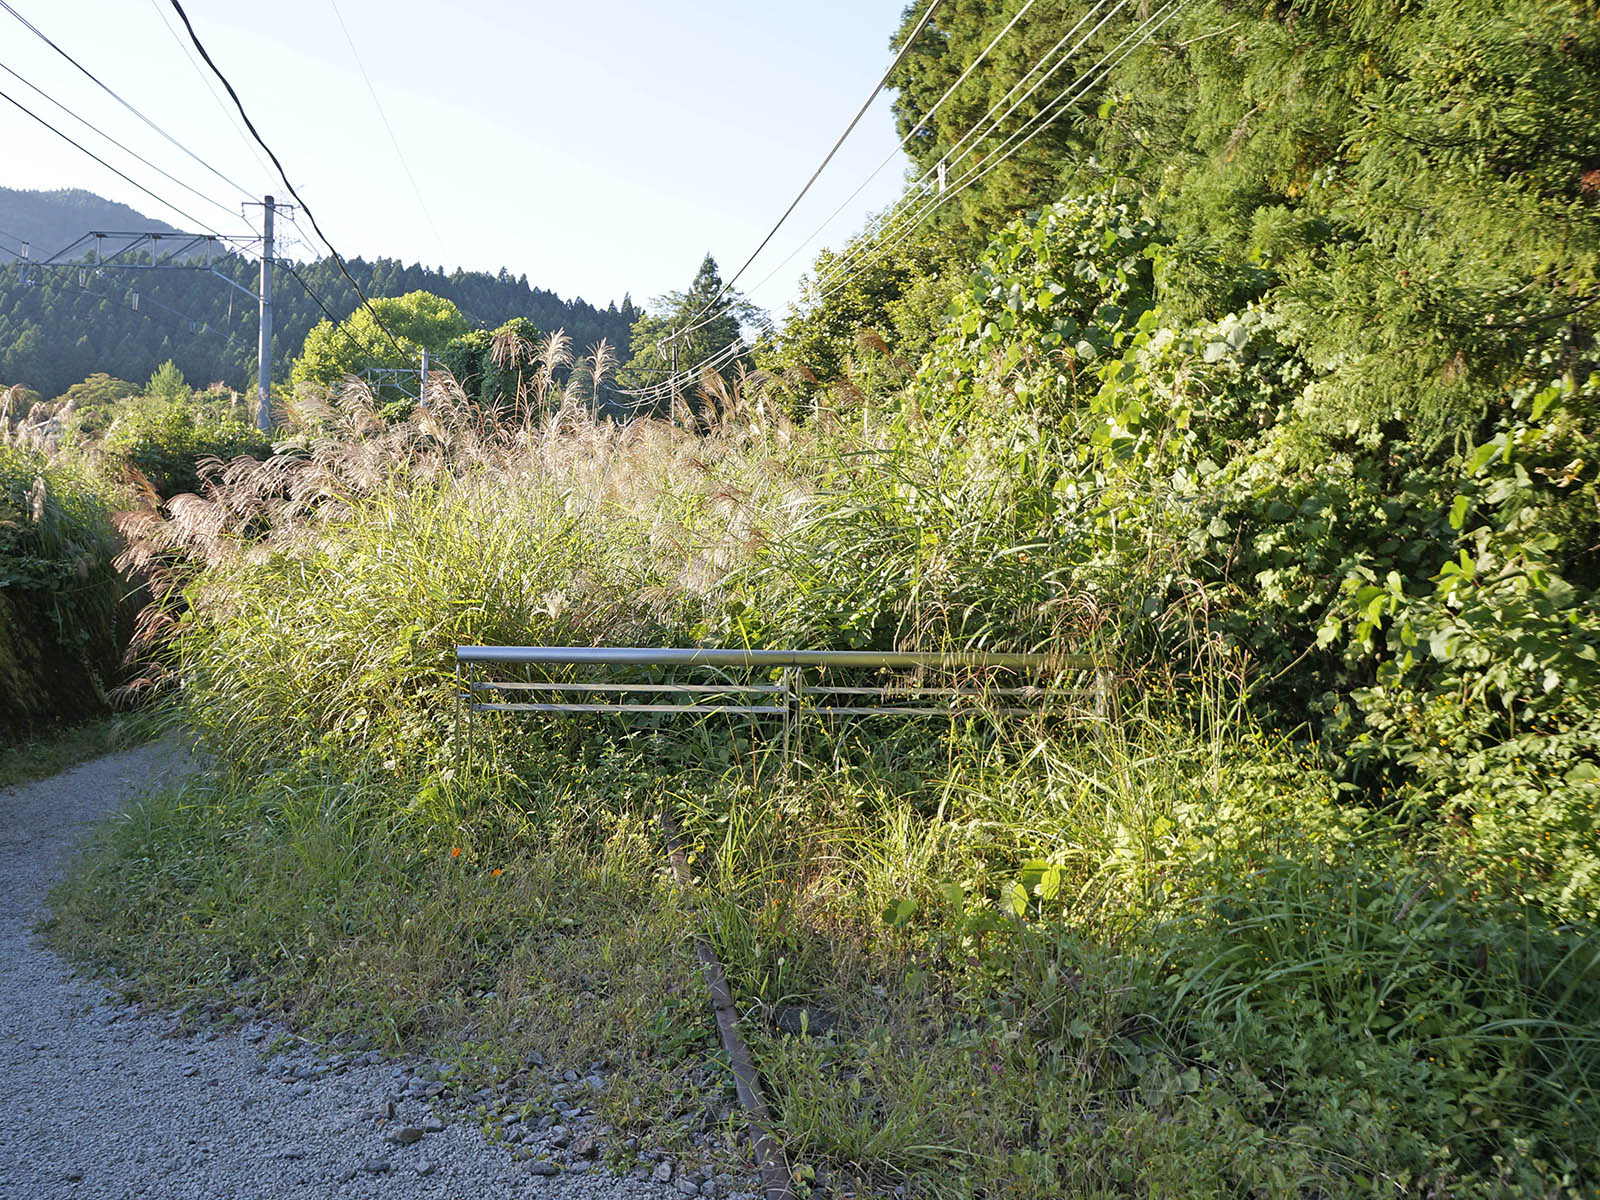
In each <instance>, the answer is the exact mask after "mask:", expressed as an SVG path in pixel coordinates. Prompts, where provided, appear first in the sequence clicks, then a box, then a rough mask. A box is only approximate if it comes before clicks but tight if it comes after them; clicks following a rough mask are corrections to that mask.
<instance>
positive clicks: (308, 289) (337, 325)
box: [273, 258, 372, 354]
mask: <svg viewBox="0 0 1600 1200" xmlns="http://www.w3.org/2000/svg"><path fill="white" fill-rule="evenodd" d="M273 261H274V263H275V264H276V265H277V266H278V267H281V268H282V269H283V270H285V271H287V272H289V277H290V278H291V279H293V280H294V281H295V282H296V283H298V284H299V285H300V290H301V291H303V292H305V294H306V295H307V296H309V297H311V302H312V303H313V304H315V305H316V306H317V307H318V308H320V309H321V310H322V315H323V316H325V317H327V318H328V323H329V324H330V325H332V326H333V328H334V329H335V330H336V331H337V332H338V333H339V334H340V335H342V336H343V337H344V339H345V341H347V342H349V343H350V344H351V345H352V346H354V347H355V349H356V350H357V352H359V353H361V354H371V353H372V347H371V346H365V345H362V344H361V343H360V342H358V341H356V338H355V335H354V334H353V333H351V332H350V331H349V330H348V329H346V328H345V325H344V322H342V321H340V320H339V318H338V317H336V316H334V315H333V313H331V312H330V311H328V306H327V305H326V304H324V303H323V302H322V297H321V296H319V295H317V293H316V291H315V290H314V289H313V288H312V286H311V285H310V284H309V283H307V282H306V281H305V280H304V279H302V278H301V276H300V272H299V271H296V270H295V269H294V266H293V264H291V263H290V262H289V260H288V259H286V258H279V259H274V260H273Z"/></svg>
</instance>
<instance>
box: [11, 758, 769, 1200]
mask: <svg viewBox="0 0 1600 1200" xmlns="http://www.w3.org/2000/svg"><path fill="white" fill-rule="evenodd" d="M186 766H187V764H186V761H185V760H184V758H183V756H182V755H181V753H179V752H177V751H174V750H173V749H171V748H170V747H162V746H145V747H142V748H140V749H137V750H131V751H127V752H125V753H121V754H113V755H110V756H108V757H106V758H101V759H98V760H96V761H94V762H91V763H87V764H85V765H83V766H80V767H77V768H74V769H73V770H70V771H67V772H64V773H63V774H61V775H58V776H56V777H55V778H53V779H46V780H41V781H39V782H37V783H30V784H25V785H23V786H21V787H16V788H11V789H9V790H6V791H0V828H3V829H4V830H5V831H6V837H5V840H4V842H3V843H0V876H3V883H0V888H3V889H4V896H5V900H4V904H3V905H0V960H3V961H4V963H5V974H4V977H3V978H4V987H3V990H0V1070H3V1072H4V1074H3V1076H0V1086H3V1087H4V1089H5V1093H6V1094H7V1095H9V1096H10V1097H11V1100H10V1101H9V1102H8V1105H7V1108H6V1113H5V1116H4V1118H3V1119H0V1195H3V1196H5V1197H6V1198H7V1200H72V1198H83V1200H89V1198H94V1200H99V1198H101V1197H105V1198H108V1200H113V1198H114V1200H122V1198H125V1197H126V1198H132V1197H139V1198H141V1200H145V1198H148V1200H258V1198H259V1200H279V1198H284V1200H287V1198H295V1197H305V1198H307V1200H310V1198H313V1197H315V1198H317V1200H326V1198H329V1197H338V1198H339V1200H363V1198H366V1197H383V1198H385V1200H388V1198H394V1200H411V1198H413V1197H416V1198H423V1197H427V1198H429V1200H469V1198H471V1200H477V1198H479V1197H500V1196H518V1197H526V1196H550V1197H570V1198H571V1200H667V1198H668V1197H685V1196H690V1195H701V1196H706V1197H720V1198H724V1200H735V1198H745V1197H748V1200H755V1198H754V1197H753V1196H749V1195H748V1191H749V1190H751V1189H750V1183H749V1181H748V1180H743V1181H741V1180H735V1179H730V1178H727V1177H718V1178H705V1177H703V1176H701V1175H699V1174H696V1173H693V1172H689V1173H687V1174H686V1173H684V1172H682V1171H680V1170H679V1169H678V1168H677V1165H676V1164H675V1163H673V1162H672V1161H671V1160H670V1159H665V1158H662V1157H661V1156H659V1155H652V1154H649V1153H639V1152H637V1149H636V1148H635V1147H632V1146H631V1145H630V1146H629V1148H628V1151H627V1153H628V1158H629V1159H630V1160H631V1161H632V1164H633V1165H632V1169H631V1170H630V1171H629V1173H628V1174H627V1175H622V1176H619V1175H617V1174H615V1173H613V1172H611V1171H609V1170H607V1169H606V1168H605V1167H603V1166H602V1165H600V1163H599V1162H598V1161H596V1160H597V1159H598V1158H602V1157H604V1154H605V1152H606V1150H607V1149H608V1148H609V1142H610V1139H609V1137H608V1131H607V1130H605V1129H604V1128H603V1127H602V1126H600V1125H599V1124H598V1123H597V1122H596V1121H595V1120H594V1118H593V1116H592V1114H590V1112H589V1110H588V1109H586V1108H585V1107H584V1104H583V1100H584V1097H585V1095H586V1094H588V1093H590V1092H592V1090H593V1089H596V1088H600V1087H604V1086H605V1081H604V1079H603V1077H601V1076H600V1075H598V1074H590V1075H588V1076H578V1075H577V1074H576V1073H575V1072H571V1071H569V1072H565V1073H564V1074H563V1076H562V1077H561V1078H559V1079H556V1078H555V1077H554V1076H553V1075H552V1079H553V1080H554V1095H555V1099H553V1100H552V1101H550V1109H549V1111H547V1112H544V1113H543V1114H539V1113H530V1114H529V1116H528V1117H526V1118H520V1116H513V1115H512V1114H511V1113H506V1114H504V1116H505V1117H509V1118H511V1119H501V1117H499V1116H497V1118H496V1124H497V1126H498V1128H499V1131H500V1132H499V1133H498V1134H497V1138H496V1142H495V1143H494V1144H491V1143H490V1142H489V1141H488V1140H487V1139H486V1138H485V1137H484V1134H483V1132H482V1129H481V1128H480V1126H479V1124H478V1122H477V1120H476V1119H474V1118H466V1119H460V1120H451V1119H450V1109H451V1108H452V1107H454V1108H456V1109H457V1110H460V1109H462V1108H463V1107H466V1106H475V1105H476V1104H479V1103H482V1104H486V1105H487V1106H488V1107H489V1109H490V1110H491V1111H492V1112H495V1113H497V1114H499V1113H500V1111H501V1109H502V1108H503V1107H504V1102H503V1099H502V1098H497V1097H494V1096H492V1095H489V1094H486V1093H475V1094H474V1095H472V1096H466V1097H455V1096H453V1095H452V1093H451V1091H450V1088H449V1085H448V1082H447V1081H444V1082H440V1081H436V1080H435V1079H433V1078H432V1072H431V1071H430V1069H429V1065H428V1064H427V1063H424V1062H417V1061H410V1062H393V1061H390V1062H383V1061H378V1060H377V1056H376V1055H375V1054H360V1053H355V1052H353V1051H352V1050H351V1049H350V1048H346V1049H345V1050H343V1051H337V1052H324V1053H320V1054H319V1053H316V1052H314V1051H313V1050H312V1049H310V1048H301V1049H299V1050H296V1051H293V1052H289V1053H269V1052H268V1048H269V1047H271V1046H273V1045H274V1044H275V1043H280V1042H281V1040H282V1039H283V1038H284V1037H285V1036H286V1035H287V1031H286V1030H285V1029H283V1027H281V1026H278V1025H273V1024H270V1023H268V1022H265V1021H261V1020H257V1019H255V1015H254V1014H252V1013H250V1012H248V1011H246V1010H236V1012H235V1013H234V1014H232V1016H233V1017H235V1018H236V1021H234V1022H231V1023H228V1024H226V1025H221V1024H213V1025H212V1026H211V1027H210V1028H209V1029H206V1030H203V1031H201V1032H199V1033H197V1034H185V1033H183V1032H182V1031H181V1030H180V1029H179V1028H178V1023H177V1021H176V1020H175V1019H174V1018H173V1017H172V1016H171V1015H170V1014H160V1013H148V1012H142V1011H140V1010H139V1009H137V1008H135V1007H132V1006H125V1005H121V1004H119V1003H118V1001H117V999H116V998H115V997H114V996H111V995H109V994H108V993H107V992H106V990H105V988H104V987H103V986H102V985H100V984H98V983H95V982H93V981H90V980H86V979H80V978H76V977H74V975H73V973H72V971H71V969H70V968H69V967H68V966H67V965H66V964H65V963H63V962H62V960H61V959H59V958H57V957H56V956H55V955H54V954H52V953H51V952H50V951H48V950H46V949H44V948H43V947H42V946H40V945H39V944H38V942H37V940H36V939H35V938H34V936H33V933H32V929H33V926H34V925H35V923H36V922H37V921H38V920H39V918H40V916H41V915H42V911H43V904H44V896H45V892H46V890H47V889H48V888H49V887H50V885H51V884H52V883H53V882H54V881H55V880H56V879H57V878H58V877H59V875H60V872H61V868H62V862H63V858H64V856H65V855H66V854H67V853H68V852H70V851H71V849H72V848H73V847H74V846H75V845H76V844H77V842H78V840H79V839H80V838H81V836H82V834H83V832H84V829H85V827H86V826H87V825H88V824H89V823H90V822H92V821H94V820H96V819H97V818H101V817H104V816H107V815H109V814H111V813H113V812H115V811H116V810H117V809H118V807H120V806H121V805H122V804H123V803H125V802H126V801H127V800H128V799H129V798H130V797H132V796H135V795H137V794H138V793H139V792H140V791H142V790H147V789H149V788H150V787H152V786H153V785H154V784H155V783H156V782H157V781H158V780H160V779H161V778H163V777H168V776H170V775H172V774H173V773H175V772H180V771H182V770H184V769H186Z"/></svg>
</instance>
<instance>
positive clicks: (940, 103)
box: [750, 0, 1035, 292]
mask: <svg viewBox="0 0 1600 1200" xmlns="http://www.w3.org/2000/svg"><path fill="white" fill-rule="evenodd" d="M1034 3H1035V0H1027V3H1026V4H1024V5H1023V6H1022V7H1021V8H1019V9H1018V10H1017V12H1016V15H1015V16H1014V17H1012V18H1011V20H1010V21H1009V22H1007V24H1006V27H1005V28H1004V29H1002V30H1001V31H1000V32H999V33H997V34H995V35H994V40H993V41H991V42H990V43H989V44H988V45H987V46H985V47H984V48H983V51H982V53H980V54H979V55H978V57H976V58H974V59H973V60H972V61H971V62H970V63H968V64H967V69H966V70H964V71H962V72H961V76H960V78H958V79H957V80H956V81H955V82H954V83H952V84H951V85H950V86H949V88H947V89H946V90H945V93H944V95H942V96H940V97H939V99H938V100H936V101H935V102H934V104H933V107H931V108H930V109H928V111H927V112H925V113H923V114H922V118H921V119H920V120H919V121H918V122H917V123H916V124H915V125H914V126H912V128H911V131H910V132H909V133H907V134H906V135H905V137H903V138H901V139H900V144H899V145H898V146H896V147H895V148H894V149H893V150H891V151H889V153H888V154H886V155H885V156H884V159H883V161H882V162H881V163H879V164H878V165H877V166H876V167H875V168H873V171H872V174H870V175H868V176H867V177H866V178H865V179H863V180H862V181H861V182H860V184H858V185H857V187H856V190H855V191H853V192H851V193H850V194H849V195H848V196H846V197H845V198H844V200H843V202H842V203H840V205H839V207H838V208H836V209H834V210H833V212H831V213H829V214H828V217H827V219H826V220H824V221H823V222H822V224H820V225H818V226H817V227H816V228H815V229H813V230H812V231H811V234H810V236H808V237H807V238H805V240H803V241H802V242H801V243H800V244H799V245H798V246H796V247H795V248H794V249H793V250H792V251H790V253H789V257H788V258H786V259H784V260H783V261H782V262H781V263H779V264H778V265H777V266H775V267H773V268H772V270H771V271H769V272H768V273H767V274H766V275H765V276H764V277H763V278H762V279H761V281H760V282H759V283H757V284H755V285H754V286H753V287H752V288H751V289H750V290H751V291H752V292H758V291H760V290H761V289H762V288H763V287H765V286H766V285H767V284H768V283H770V282H771V281H772V278H773V276H775V275H776V274H777V273H778V272H779V271H781V270H783V269H784V268H785V267H787V266H788V265H789V264H790V263H792V262H793V261H794V260H795V257H796V256H797V255H798V254H799V253H800V252H801V251H802V250H804V249H805V248H806V247H807V246H809V245H810V244H811V243H812V242H814V241H815V240H816V239H817V235H818V234H820V233H821V232H822V231H823V230H824V229H826V228H827V227H828V226H829V225H832V224H833V223H834V222H835V221H836V220H838V219H839V215H840V214H841V213H843V212H844V210H845V209H847V208H848V207H850V204H851V202H852V201H854V200H855V198H856V197H857V196H859V195H861V193H862V192H864V191H866V189H867V185H868V184H870V183H871V182H872V181H873V180H874V179H876V178H877V177H878V176H879V175H881V174H883V169H884V168H885V167H887V166H888V165H889V164H890V163H892V162H893V161H894V159H895V155H897V154H899V153H901V152H902V151H903V150H905V148H906V147H907V146H909V145H910V144H911V139H912V138H914V137H916V136H917V134H919V133H921V132H922V130H923V128H924V127H925V126H926V125H927V124H928V122H929V121H930V120H932V119H933V116H934V114H935V113H937V112H938V111H939V110H940V109H941V108H943V107H944V103H945V101H947V100H949V99H950V97H951V96H953V95H955V94H956V89H957V88H959V87H960V86H961V85H962V84H963V83H965V82H966V81H967V78H968V77H969V76H970V75H971V74H972V72H973V71H975V70H977V69H978V66H979V65H980V64H981V63H982V62H983V60H984V59H986V58H988V57H989V55H990V54H991V53H992V52H993V51H994V48H995V47H996V46H998V45H999V44H1000V41H1001V39H1002V38H1004V37H1005V36H1006V35H1007V34H1008V33H1010V32H1011V31H1012V30H1013V29H1014V28H1016V25H1017V22H1018V21H1020V20H1022V18H1023V17H1024V16H1025V15H1027V12H1028V10H1029V9H1030V8H1032V7H1033V6H1034Z"/></svg>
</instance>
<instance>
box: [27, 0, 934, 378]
mask: <svg viewBox="0 0 1600 1200" xmlns="http://www.w3.org/2000/svg"><path fill="white" fill-rule="evenodd" d="M5 2H6V0H0V4H4V3H5ZM936 2H937V0H936ZM171 4H172V8H173V11H175V12H176V13H177V14H178V19H179V20H181V21H182V22H183V27H184V28H185V29H186V30H188V31H189V38H190V40H191V41H193V42H194V48H195V49H196V50H198V51H199V52H200V57H201V58H203V59H205V60H206V66H208V67H210V68H211V70H212V73H213V74H215V75H216V77H217V78H218V79H219V80H221V81H222V86H223V87H225V88H227V89H228V95H229V96H230V97H231V98H232V99H233V103H234V106H235V107H236V108H237V109H238V110H239V116H240V118H241V119H243V121H244V123H245V127H246V128H247V129H249V131H250V136H251V137H253V138H255V140H256V142H257V144H259V145H260V147H261V148H262V149H263V150H265V151H266V152H267V157H268V158H270V159H271V160H272V165H273V166H274V167H275V168H276V169H277V172H278V178H279V179H281V180H283V186H284V187H286V188H288V189H289V194H290V195H291V196H293V197H294V199H295V202H296V203H297V204H299V205H300V208H301V211H303V212H304V213H305V214H306V219H307V220H309V221H310V222H311V228H312V229H314V230H316V233H317V236H318V237H319V238H321V239H322V244H323V245H324V246H326V247H327V248H328V253H329V254H331V255H333V261H334V262H335V263H337V264H338V266H339V271H340V273H341V274H343V275H344V277H345V278H346V279H348V280H349V281H350V286H351V287H353V288H355V290H356V295H357V296H359V297H361V303H362V305H363V306H365V308H366V310H367V311H368V312H369V313H371V314H372V319H373V320H374V321H376V322H377V325H378V328H379V329H381V330H383V336H384V337H386V338H388V339H389V344H390V345H391V346H393V347H394V348H395V352H396V353H397V354H404V353H405V350H404V348H403V347H401V345H400V342H399V341H398V340H397V339H396V338H395V336H394V334H392V333H391V332H389V327H388V326H387V325H385V324H384V323H383V318H382V317H380V316H379V315H378V310H377V309H375V308H373V307H372V301H370V300H368V299H367V294H366V293H365V292H363V291H362V290H361V285H360V284H359V283H357V282H356V279H355V276H354V275H352V274H350V269H349V268H348V267H346V266H345V262H344V258H343V256H341V255H340V253H339V252H338V251H337V250H336V249H334V246H333V243H332V242H330V241H329V240H328V235H327V234H325V233H323V232H322V226H321V225H320V224H318V223H317V214H316V213H314V212H312V211H311V206H310V205H309V204H307V203H306V202H305V200H304V198H302V197H301V195H300V193H299V192H298V191H296V190H295V186H294V184H292V183H290V182H289V176H288V173H287V172H285V171H284V169H283V164H282V163H281V162H279V161H278V156H277V155H276V154H274V153H273V152H272V147H271V146H269V145H267V143H266V140H265V139H264V138H262V136H261V133H260V131H258V130H257V129H256V126H255V122H254V121H252V120H251V119H250V114H249V113H248V112H246V111H245V107H244V101H243V100H240V99H239V93H238V92H237V91H235V90H234V87H233V84H232V83H230V82H228V77H227V76H226V75H224V74H223V73H222V69H221V68H220V67H218V66H217V64H216V63H215V62H214V61H213V60H212V58H211V55H210V54H209V53H208V52H207V50H206V48H205V44H204V43H202V42H201V41H200V35H199V34H198V33H196V32H195V31H194V25H193V24H192V23H191V22H190V20H189V14H188V13H186V12H184V11H183V5H182V4H181V3H179V0H171Z"/></svg>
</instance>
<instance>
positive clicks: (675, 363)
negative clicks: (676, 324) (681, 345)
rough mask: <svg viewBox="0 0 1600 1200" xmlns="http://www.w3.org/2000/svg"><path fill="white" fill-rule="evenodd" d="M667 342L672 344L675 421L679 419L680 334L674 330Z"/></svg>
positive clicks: (673, 410)
mask: <svg viewBox="0 0 1600 1200" xmlns="http://www.w3.org/2000/svg"><path fill="white" fill-rule="evenodd" d="M667 341H669V342H671V343H672V374H671V376H670V377H669V378H671V380H672V419H673V420H677V418H678V332H677V330H673V331H672V333H671V334H670V335H668V337H667Z"/></svg>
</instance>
